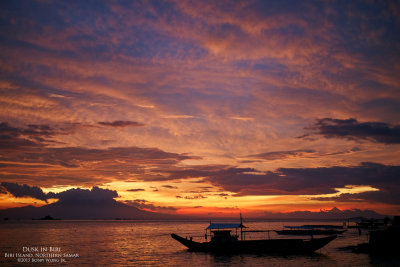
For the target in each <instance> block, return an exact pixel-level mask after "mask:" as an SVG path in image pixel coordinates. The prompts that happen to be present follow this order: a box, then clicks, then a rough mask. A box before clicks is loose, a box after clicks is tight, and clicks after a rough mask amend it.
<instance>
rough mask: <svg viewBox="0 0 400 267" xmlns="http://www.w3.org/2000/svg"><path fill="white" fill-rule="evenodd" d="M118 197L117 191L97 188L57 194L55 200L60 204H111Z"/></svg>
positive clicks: (71, 190) (75, 189) (70, 190)
mask: <svg viewBox="0 0 400 267" xmlns="http://www.w3.org/2000/svg"><path fill="white" fill-rule="evenodd" d="M116 197H118V193H117V191H115V190H109V189H102V188H99V187H96V186H94V187H93V188H92V189H91V190H89V189H80V188H74V189H69V190H66V191H63V192H60V193H57V194H55V198H58V199H59V202H60V203H65V204H79V203H101V202H109V201H113V199H114V198H116Z"/></svg>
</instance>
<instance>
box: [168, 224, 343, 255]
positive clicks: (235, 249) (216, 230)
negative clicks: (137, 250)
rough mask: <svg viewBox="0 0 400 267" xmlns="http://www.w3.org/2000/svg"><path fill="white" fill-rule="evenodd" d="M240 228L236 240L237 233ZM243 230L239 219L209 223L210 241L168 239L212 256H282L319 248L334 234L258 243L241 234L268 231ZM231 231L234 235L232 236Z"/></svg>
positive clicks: (313, 250)
mask: <svg viewBox="0 0 400 267" xmlns="http://www.w3.org/2000/svg"><path fill="white" fill-rule="evenodd" d="M239 228H240V240H239V236H238V234H237V230H238V229H239ZM243 228H247V227H245V226H244V225H243V224H242V218H241V220H240V223H239V224H216V223H210V225H209V226H208V227H207V228H206V238H207V236H208V232H207V231H209V233H210V235H211V240H210V241H208V242H207V241H206V242H196V241H193V240H192V238H189V239H188V238H183V237H181V236H179V235H176V234H171V237H172V238H173V239H175V240H177V241H178V242H180V243H181V244H183V245H184V246H186V247H187V248H188V249H189V251H202V252H214V253H284V254H304V253H312V252H315V251H316V250H318V249H320V248H322V247H323V246H325V245H326V244H328V243H329V242H331V241H332V240H333V239H335V238H336V235H332V236H327V237H322V238H311V239H260V240H244V238H243V236H244V234H245V232H268V230H255V231H244V230H243ZM229 229H235V230H236V234H232V233H231V232H232V230H229Z"/></svg>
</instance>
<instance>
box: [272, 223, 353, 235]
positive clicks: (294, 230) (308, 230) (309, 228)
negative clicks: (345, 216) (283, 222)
mask: <svg viewBox="0 0 400 267" xmlns="http://www.w3.org/2000/svg"><path fill="white" fill-rule="evenodd" d="M284 228H287V229H284V230H277V231H275V232H277V233H278V234H280V235H337V234H341V233H343V232H344V231H346V230H336V229H332V228H331V227H327V226H323V227H322V226H321V225H320V226H313V225H303V226H284Z"/></svg>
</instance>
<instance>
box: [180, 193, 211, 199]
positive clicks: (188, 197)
mask: <svg viewBox="0 0 400 267" xmlns="http://www.w3.org/2000/svg"><path fill="white" fill-rule="evenodd" d="M183 198H184V199H202V198H207V197H206V196H203V195H202V194H197V195H192V196H185V197H183Z"/></svg>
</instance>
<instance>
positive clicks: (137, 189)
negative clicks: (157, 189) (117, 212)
mask: <svg viewBox="0 0 400 267" xmlns="http://www.w3.org/2000/svg"><path fill="white" fill-rule="evenodd" d="M127 191H128V192H140V191H146V190H144V189H143V188H133V189H128V190H127Z"/></svg>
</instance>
